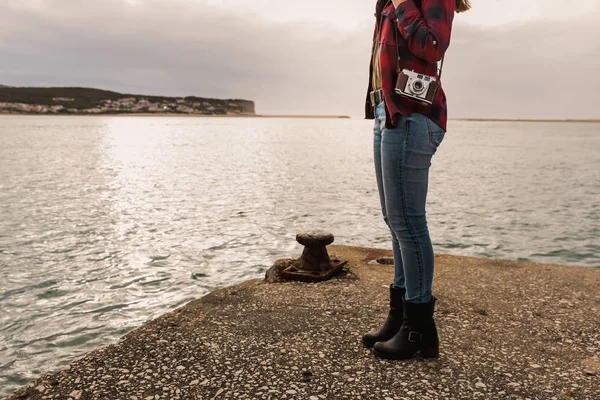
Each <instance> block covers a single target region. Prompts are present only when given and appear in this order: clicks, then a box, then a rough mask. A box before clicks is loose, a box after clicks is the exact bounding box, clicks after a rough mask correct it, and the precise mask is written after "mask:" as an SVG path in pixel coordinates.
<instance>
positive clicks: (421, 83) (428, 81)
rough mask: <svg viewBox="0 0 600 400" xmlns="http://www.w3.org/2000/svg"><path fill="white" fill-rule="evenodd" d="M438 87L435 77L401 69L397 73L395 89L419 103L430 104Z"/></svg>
mask: <svg viewBox="0 0 600 400" xmlns="http://www.w3.org/2000/svg"><path fill="white" fill-rule="evenodd" d="M438 88H439V83H438V82H437V79H435V77H433V76H429V75H425V74H419V73H418V72H414V71H409V70H407V69H403V70H402V71H401V72H400V73H399V74H398V80H397V81H396V88H395V91H396V93H398V94H399V95H401V96H404V97H408V98H410V99H412V100H415V101H417V102H419V103H421V104H425V105H431V104H432V103H433V98H434V97H435V95H436V93H437V91H438Z"/></svg>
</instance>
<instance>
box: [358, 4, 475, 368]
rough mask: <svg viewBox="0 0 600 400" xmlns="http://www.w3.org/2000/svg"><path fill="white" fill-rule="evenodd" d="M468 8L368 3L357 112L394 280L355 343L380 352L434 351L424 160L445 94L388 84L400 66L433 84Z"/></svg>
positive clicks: (435, 136) (443, 114)
mask: <svg viewBox="0 0 600 400" xmlns="http://www.w3.org/2000/svg"><path fill="white" fill-rule="evenodd" d="M469 8H470V4H469V0H378V2H377V6H376V12H375V16H376V17H377V21H376V26H375V34H374V36H373V41H374V45H373V52H372V56H371V70H370V77H369V89H368V93H367V101H366V106H365V110H366V118H367V119H374V120H375V128H374V134H375V135H374V157H375V172H376V177H377V186H378V189H379V196H380V200H381V209H382V211H383V219H384V221H385V222H386V224H387V225H388V227H389V229H390V231H391V234H392V251H393V254H394V282H393V283H392V284H390V309H389V313H388V317H387V319H386V321H385V323H384V325H383V327H382V328H381V329H380V330H378V331H373V332H369V333H367V334H365V335H364V336H363V338H362V342H363V344H364V345H365V346H366V347H368V348H372V351H373V354H375V355H376V356H379V357H382V358H388V359H407V358H411V357H414V356H416V355H418V354H421V356H422V357H426V358H431V357H438V356H439V342H438V334H437V329H436V326H435V322H434V320H433V311H434V303H435V301H436V298H435V297H433V296H432V294H431V284H432V281H433V269H434V265H433V264H434V257H433V248H432V245H431V239H430V237H429V231H428V228H427V221H426V218H425V203H426V197H427V186H428V175H429V167H430V165H431V158H432V156H433V155H434V154H435V152H436V150H437V148H438V147H439V145H440V143H441V142H442V140H443V139H444V135H445V132H446V120H447V111H446V96H445V94H444V91H443V90H442V88H441V86H440V87H439V89H438V90H437V92H436V94H435V96H434V97H433V99H432V101H431V104H423V103H422V102H419V101H416V100H414V99H412V98H409V97H406V96H404V95H402V94H398V93H396V92H395V90H394V89H395V87H396V80H397V78H398V75H399V71H402V70H404V69H406V70H408V71H414V72H417V73H420V74H424V75H429V76H432V77H435V78H436V80H437V82H439V78H440V72H439V71H438V62H439V61H440V60H442V59H443V57H444V53H445V52H446V49H447V48H448V46H449V45H450V32H451V28H452V20H453V18H454V13H455V12H462V11H466V10H468V9H469Z"/></svg>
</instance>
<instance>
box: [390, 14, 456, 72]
mask: <svg viewBox="0 0 600 400" xmlns="http://www.w3.org/2000/svg"><path fill="white" fill-rule="evenodd" d="M394 22H395V23H396V24H397V23H398V22H397V21H394ZM394 28H395V29H394V35H395V36H396V72H398V73H400V72H401V71H402V69H401V68H400V61H402V60H401V58H400V42H398V26H394ZM444 58H446V55H444V57H442V61H441V65H440V69H439V70H438V77H439V79H440V80H442V69H443V68H444Z"/></svg>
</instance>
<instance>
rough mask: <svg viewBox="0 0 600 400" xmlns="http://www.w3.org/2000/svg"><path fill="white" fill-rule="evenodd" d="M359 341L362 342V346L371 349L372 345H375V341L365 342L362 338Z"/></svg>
mask: <svg viewBox="0 0 600 400" xmlns="http://www.w3.org/2000/svg"><path fill="white" fill-rule="evenodd" d="M361 342H362V344H363V346H364V347H366V348H367V349H372V348H373V346H375V343H374V342H373V343H371V342H367V341H365V340H364V339H361Z"/></svg>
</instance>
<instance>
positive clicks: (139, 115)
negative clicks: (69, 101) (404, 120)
mask: <svg viewBox="0 0 600 400" xmlns="http://www.w3.org/2000/svg"><path fill="white" fill-rule="evenodd" d="M0 116H21V117H48V116H49V117H184V118H188V117H191V118H307V119H313V118H315V119H350V117H349V116H347V115H258V114H232V115H219V114H178V113H103V114H75V113H74V114H66V113H65V114H49V113H48V114H46V113H40V114H25V113H13V112H1V111H0Z"/></svg>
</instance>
